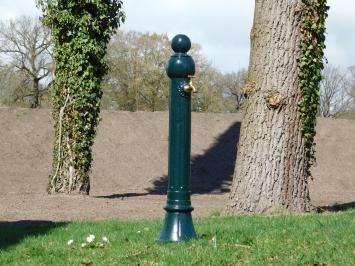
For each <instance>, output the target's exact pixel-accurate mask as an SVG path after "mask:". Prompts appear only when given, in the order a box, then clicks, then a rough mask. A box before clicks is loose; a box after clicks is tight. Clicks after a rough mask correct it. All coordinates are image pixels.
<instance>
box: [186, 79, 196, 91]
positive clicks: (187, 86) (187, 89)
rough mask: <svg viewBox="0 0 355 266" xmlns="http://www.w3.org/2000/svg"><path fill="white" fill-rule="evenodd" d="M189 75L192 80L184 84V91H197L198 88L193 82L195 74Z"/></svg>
mask: <svg viewBox="0 0 355 266" xmlns="http://www.w3.org/2000/svg"><path fill="white" fill-rule="evenodd" d="M188 77H189V78H190V82H189V83H188V84H186V85H184V91H185V92H186V93H191V92H193V93H196V92H197V90H196V88H195V86H194V85H193V84H192V78H194V77H193V76H188Z"/></svg>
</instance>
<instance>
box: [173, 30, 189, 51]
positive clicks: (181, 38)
mask: <svg viewBox="0 0 355 266" xmlns="http://www.w3.org/2000/svg"><path fill="white" fill-rule="evenodd" d="M171 48H173V50H174V52H175V53H187V52H188V51H189V50H190V48H191V41H190V39H189V37H187V36H186V35H184V34H178V35H176V36H175V37H174V38H173V40H172V41H171Z"/></svg>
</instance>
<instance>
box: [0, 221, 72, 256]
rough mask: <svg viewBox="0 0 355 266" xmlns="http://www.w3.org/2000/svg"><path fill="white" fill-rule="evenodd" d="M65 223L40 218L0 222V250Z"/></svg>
mask: <svg viewBox="0 0 355 266" xmlns="http://www.w3.org/2000/svg"><path fill="white" fill-rule="evenodd" d="M66 224H68V223H65V222H61V223H58V222H51V221H41V220H39V221H36V220H24V221H15V222H0V250H5V249H7V248H9V247H10V246H13V245H16V244H18V243H19V242H21V241H22V240H23V239H25V238H27V237H35V236H39V235H44V234H47V233H48V232H49V231H51V230H53V229H55V228H58V227H61V226H64V225H66Z"/></svg>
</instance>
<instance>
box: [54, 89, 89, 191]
mask: <svg viewBox="0 0 355 266" xmlns="http://www.w3.org/2000/svg"><path fill="white" fill-rule="evenodd" d="M63 96H65V95H63ZM73 102H74V100H73V99H72V98H71V97H70V94H69V91H68V92H67V94H66V96H65V101H64V103H63V104H62V106H61V107H60V108H55V109H54V110H53V120H54V121H55V124H54V128H55V143H54V153H53V155H54V156H53V165H52V174H51V175H50V177H49V178H50V180H49V184H48V189H47V190H48V193H50V194H56V193H66V194H84V195H86V194H89V191H90V178H89V172H90V168H89V167H88V166H87V165H85V164H81V165H80V164H79V165H78V164H75V161H77V160H78V159H77V158H78V157H79V156H80V154H75V152H74V145H75V143H80V142H82V141H85V139H84V138H75V137H74V136H73V134H74V135H75V133H74V132H73V128H72V127H73V126H72V125H73V121H75V119H77V117H75V116H78V113H79V112H78V111H76V110H75V108H74V107H73ZM58 109H59V110H58ZM87 153H88V156H89V158H91V150H89V151H87ZM75 157H76V158H75Z"/></svg>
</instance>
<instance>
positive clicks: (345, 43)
mask: <svg viewBox="0 0 355 266" xmlns="http://www.w3.org/2000/svg"><path fill="white" fill-rule="evenodd" d="M207 2H209V4H206V3H207ZM148 3H149V4H148ZM217 3H218V4H217ZM328 4H329V5H330V7H331V9H330V11H329V18H328V20H327V40H326V45H327V49H326V58H327V60H328V62H329V64H332V65H334V66H340V67H348V66H352V65H355V13H354V10H355V1H354V0H328ZM123 8H124V11H125V12H126V16H127V19H126V22H125V23H124V24H123V26H122V29H124V30H135V31H141V32H157V33H167V34H168V36H169V37H170V38H172V37H173V36H174V35H176V34H179V33H183V34H186V35H188V36H189V37H190V39H191V40H192V41H193V42H195V43H199V44H200V45H202V49H203V52H204V54H205V56H206V57H207V58H208V59H209V60H210V61H211V62H212V64H213V65H214V66H215V67H217V68H218V69H220V70H221V71H223V72H232V71H235V72H236V71H238V70H240V69H242V68H246V67H247V66H248V61H249V47H250V42H249V33H250V30H251V27H252V21H253V12H254V11H253V9H254V0H219V1H218V2H217V1H206V0H150V1H147V0H126V1H124V4H123ZM39 14H40V13H39V11H38V10H37V9H36V7H35V2H34V0H0V19H12V18H16V17H18V16H21V15H39Z"/></svg>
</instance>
